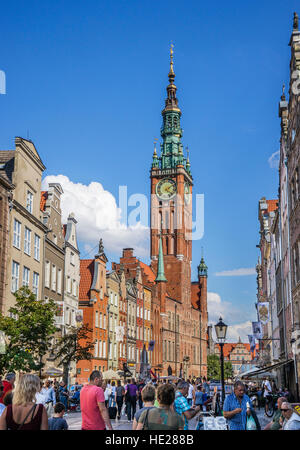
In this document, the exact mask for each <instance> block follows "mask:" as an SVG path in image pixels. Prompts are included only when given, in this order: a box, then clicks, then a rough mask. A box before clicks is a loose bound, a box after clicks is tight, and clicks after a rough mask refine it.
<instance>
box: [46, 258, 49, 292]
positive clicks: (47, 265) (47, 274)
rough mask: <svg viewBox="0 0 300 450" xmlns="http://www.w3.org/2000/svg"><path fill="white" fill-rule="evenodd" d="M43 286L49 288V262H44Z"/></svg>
mask: <svg viewBox="0 0 300 450" xmlns="http://www.w3.org/2000/svg"><path fill="white" fill-rule="evenodd" d="M45 286H46V287H47V288H50V262H49V261H46V262H45Z"/></svg>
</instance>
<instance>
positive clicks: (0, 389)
mask: <svg viewBox="0 0 300 450" xmlns="http://www.w3.org/2000/svg"><path fill="white" fill-rule="evenodd" d="M3 390H4V386H3V383H2V380H0V396H1V397H2V392H3ZM5 408H6V406H5V405H4V403H0V416H1V414H2V413H3V411H4V410H5Z"/></svg>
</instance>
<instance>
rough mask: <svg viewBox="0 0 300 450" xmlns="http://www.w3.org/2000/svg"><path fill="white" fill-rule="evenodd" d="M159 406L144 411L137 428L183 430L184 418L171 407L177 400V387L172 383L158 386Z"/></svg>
mask: <svg viewBox="0 0 300 450" xmlns="http://www.w3.org/2000/svg"><path fill="white" fill-rule="evenodd" d="M157 400H158V403H159V407H158V408H148V409H147V410H145V411H143V412H142V414H141V415H140V418H139V420H138V426H137V428H136V429H137V430H143V429H144V430H168V431H169V430H183V429H184V420H183V418H182V417H181V416H180V415H179V414H177V413H176V412H174V410H173V409H172V408H171V406H172V404H173V402H174V400H175V389H174V387H173V386H172V385H171V384H161V385H159V386H158V388H157Z"/></svg>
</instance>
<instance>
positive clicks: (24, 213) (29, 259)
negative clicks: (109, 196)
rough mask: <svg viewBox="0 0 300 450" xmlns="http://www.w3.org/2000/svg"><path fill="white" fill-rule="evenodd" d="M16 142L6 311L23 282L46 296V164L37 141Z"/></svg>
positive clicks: (11, 158) (11, 155) (12, 156)
mask: <svg viewBox="0 0 300 450" xmlns="http://www.w3.org/2000/svg"><path fill="white" fill-rule="evenodd" d="M15 145H16V149H15V150H14V151H8V153H7V155H8V156H9V161H10V164H11V182H12V184H13V185H14V186H15V189H14V190H13V200H12V208H11V213H10V215H9V237H8V247H7V270H6V282H5V284H6V286H5V288H6V289H5V301H4V302H3V305H2V312H3V313H4V314H5V315H7V314H8V310H9V308H10V307H11V306H13V305H14V303H15V296H14V292H15V291H16V290H17V289H19V288H20V287H21V286H22V285H26V286H28V287H29V289H30V290H31V291H33V292H34V294H35V295H36V296H37V298H41V297H42V295H43V261H44V242H45V235H46V232H47V227H46V226H45V225H44V224H43V217H42V212H41V211H40V195H41V179H42V174H43V171H44V170H45V166H44V164H43V162H42V160H41V158H40V156H39V154H38V152H37V149H36V148H35V146H34V144H33V142H31V141H29V140H26V139H23V138H20V137H17V138H16V139H15ZM3 153H6V152H5V151H4V152H3V151H2V152H1V154H2V155H3Z"/></svg>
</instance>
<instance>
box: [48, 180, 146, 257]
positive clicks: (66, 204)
mask: <svg viewBox="0 0 300 450" xmlns="http://www.w3.org/2000/svg"><path fill="white" fill-rule="evenodd" d="M48 183H59V184H60V185H61V187H62V188H63V191H64V193H63V194H62V198H61V209H62V220H63V222H64V223H66V221H67V217H68V215H69V214H70V213H71V212H74V214H75V218H76V220H77V222H78V224H77V233H78V239H79V241H80V242H82V243H83V244H84V249H85V250H86V251H90V250H92V249H93V247H94V246H95V245H96V244H97V243H98V242H99V239H100V238H102V239H103V243H104V247H105V249H106V250H107V251H110V252H113V253H119V254H121V251H122V248H124V247H132V248H134V252H135V255H136V256H140V257H147V256H148V253H149V251H148V246H149V242H148V241H149V229H148V228H147V227H145V226H142V225H141V224H140V223H137V224H136V225H134V226H130V227H128V226H126V225H125V224H122V223H121V210H120V208H118V206H117V203H116V199H115V197H114V196H113V195H112V194H111V193H110V192H109V191H106V190H105V189H104V188H103V186H102V184H100V183H98V182H91V183H90V184H89V185H84V184H82V183H74V182H72V181H71V180H70V179H69V178H68V177H66V176H65V175H48V176H47V177H45V179H44V180H43V183H42V189H43V190H47V189H48Z"/></svg>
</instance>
